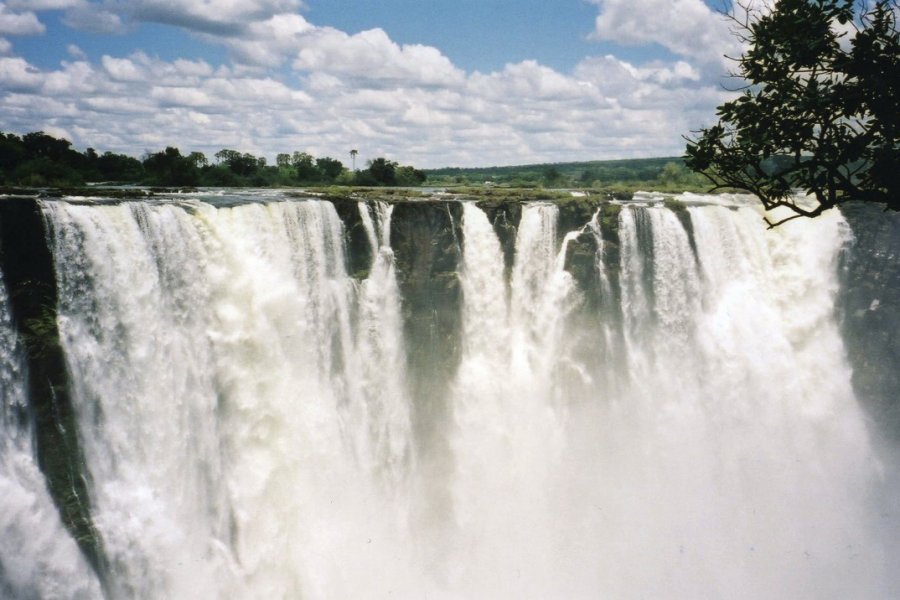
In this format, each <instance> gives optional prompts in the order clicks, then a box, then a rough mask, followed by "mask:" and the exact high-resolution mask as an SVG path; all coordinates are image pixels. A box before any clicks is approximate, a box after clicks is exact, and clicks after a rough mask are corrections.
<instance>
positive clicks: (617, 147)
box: [0, 50, 722, 167]
mask: <svg viewBox="0 0 900 600" xmlns="http://www.w3.org/2000/svg"><path fill="white" fill-rule="evenodd" d="M398 51H400V50H398ZM323 69H324V70H325V71H327V69H326V68H325V67H323ZM396 76H397V77H401V76H402V77H406V79H405V80H403V81H399V82H398V85H395V86H382V87H379V86H359V85H358V82H357V80H356V79H355V78H356V77H357V73H356V72H347V73H344V72H341V71H340V70H337V71H332V72H323V71H319V70H316V71H314V72H312V73H311V74H310V75H309V76H307V77H304V78H302V79H301V80H300V81H299V82H297V83H294V84H292V85H289V84H288V83H286V82H284V81H280V80H279V79H277V78H274V77H272V76H270V75H266V74H265V73H261V72H258V71H252V70H251V71H248V70H245V69H241V68H239V67H229V66H222V67H216V68H213V67H212V66H211V65H209V64H207V63H205V62H203V61H188V60H184V59H179V60H175V61H162V60H159V59H158V58H154V57H150V56H148V55H146V54H143V53H135V54H132V55H130V56H127V57H114V56H104V57H102V58H101V59H100V60H99V61H98V62H97V63H91V62H87V61H84V60H77V61H73V62H71V63H63V65H62V66H61V67H60V68H58V69H55V70H50V71H41V70H39V69H37V68H35V67H33V66H32V65H29V64H28V63H27V62H26V61H24V60H23V59H21V58H13V57H5V58H3V57H0V89H4V90H9V91H10V92H11V93H7V94H3V95H0V112H3V114H5V115H9V116H10V123H11V125H8V127H16V129H13V130H17V131H30V130H35V129H38V128H45V127H46V126H47V125H53V126H56V127H60V128H62V129H65V130H67V131H69V132H71V133H72V135H73V136H75V137H74V139H73V141H74V142H75V143H76V145H80V146H82V147H86V146H88V145H90V146H93V147H96V148H99V149H103V150H106V149H109V150H114V151H118V152H129V153H140V150H153V151H155V150H158V149H159V148H161V147H163V146H164V145H167V144H174V145H177V146H179V147H180V148H182V150H184V151H193V150H199V151H202V152H206V153H207V154H212V153H215V152H216V151H217V150H219V149H221V148H223V147H232V148H237V149H240V150H242V151H247V152H253V153H255V154H262V155H267V156H269V157H270V158H271V157H272V156H273V155H274V154H275V153H277V152H289V151H293V150H305V151H309V152H312V153H313V154H316V155H319V156H322V155H331V156H338V157H340V156H343V155H344V154H346V151H347V150H348V149H349V148H352V147H358V148H359V149H360V150H361V153H362V158H363V159H365V158H372V157H375V156H379V155H385V156H389V157H392V158H394V159H397V160H401V161H403V162H409V163H412V164H416V165H418V166H422V167H428V166H446V165H450V164H457V165H476V164H484V162H485V160H486V157H492V158H491V159H490V162H494V163H497V164H512V163H523V162H533V161H536V162H546V161H554V160H561V159H562V158H563V157H564V158H565V159H567V160H588V159H596V158H603V157H608V158H612V157H624V156H642V155H643V156H646V155H660V154H677V153H680V152H681V138H680V135H681V134H682V133H684V132H685V131H689V130H690V129H691V128H692V127H696V126H697V125H698V124H699V123H700V122H701V121H702V120H703V119H704V118H706V117H708V116H709V115H711V114H712V112H713V111H712V108H713V107H714V106H715V105H716V104H718V103H720V102H721V100H722V92H721V91H720V90H719V89H718V88H716V87H715V86H704V85H702V84H697V82H696V73H695V71H694V70H693V68H692V67H690V65H687V64H686V63H683V62H675V63H671V64H663V63H659V64H652V65H642V66H634V65H631V64H629V63H627V62H624V61H621V60H618V59H616V58H615V57H612V56H607V57H598V58H592V59H587V60H585V61H583V62H582V63H581V64H580V65H578V67H577V68H576V69H575V70H574V71H573V73H572V74H570V75H567V74H563V73H560V72H558V71H554V70H553V69H550V68H548V67H546V66H543V65H540V64H539V63H536V62H534V61H524V62H521V63H517V64H512V65H507V66H506V67H505V68H504V69H502V70H500V71H497V72H494V73H472V74H470V75H465V74H462V73H458V72H455V71H454V72H452V78H453V80H454V85H441V86H437V85H424V84H421V78H422V76H421V74H420V73H417V72H410V73H405V74H404V73H402V72H400V71H398V72H397V75H396ZM29 99H30V101H29ZM26 124H27V125H26Z"/></svg>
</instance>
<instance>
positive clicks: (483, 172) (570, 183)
mask: <svg viewBox="0 0 900 600" xmlns="http://www.w3.org/2000/svg"><path fill="white" fill-rule="evenodd" d="M425 172H426V174H427V175H428V182H429V184H430V185H473V184H485V183H487V184H492V185H502V186H509V187H537V186H544V187H559V188H573V187H575V188H577V187H580V188H598V189H604V190H611V191H615V190H618V189H621V190H622V191H627V190H634V189H635V188H637V187H641V188H645V189H654V190H657V189H658V190H673V191H674V190H679V191H684V190H704V189H707V188H709V187H710V184H709V182H708V181H707V180H706V179H704V178H703V176H701V175H698V174H697V173H694V172H692V171H690V170H688V168H687V167H685V166H684V160H683V159H682V158H680V157H664V158H639V159H624V160H602V161H590V162H572V163H553V164H536V165H521V166H512V167H488V168H471V169H468V168H453V167H450V168H444V169H430V170H426V171H425Z"/></svg>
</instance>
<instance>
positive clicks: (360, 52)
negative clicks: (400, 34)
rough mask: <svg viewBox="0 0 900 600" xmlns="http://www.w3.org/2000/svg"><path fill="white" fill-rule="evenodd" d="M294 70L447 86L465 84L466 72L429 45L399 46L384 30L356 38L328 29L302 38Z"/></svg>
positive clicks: (364, 32) (356, 35) (363, 33)
mask: <svg viewBox="0 0 900 600" xmlns="http://www.w3.org/2000/svg"><path fill="white" fill-rule="evenodd" d="M298 42H299V44H298V45H299V46H300V48H299V52H298V54H297V58H296V59H295V60H294V62H293V66H294V68H295V69H299V70H304V71H316V72H324V73H331V74H337V75H341V76H346V77H352V78H354V79H362V80H370V81H377V80H381V81H393V82H397V81H399V82H403V81H411V82H415V83H416V84H418V85H433V86H447V85H457V84H459V83H461V82H462V80H463V77H464V73H463V72H462V71H461V70H460V69H457V68H456V67H455V66H453V63H451V62H450V60H449V59H448V58H447V57H445V56H444V55H443V54H441V53H440V51H439V50H437V49H436V48H433V47H430V46H422V45H418V44H409V45H402V46H401V45H399V44H396V43H395V42H393V41H392V40H391V39H390V38H389V37H388V36H387V34H386V33H385V32H384V31H383V30H382V29H370V30H368V31H363V32H360V33H357V34H355V35H348V34H346V33H344V32H342V31H338V30H336V29H331V28H328V27H323V28H316V29H315V30H313V31H311V32H309V33H308V34H306V35H304V36H302V37H300V38H299V39H298Z"/></svg>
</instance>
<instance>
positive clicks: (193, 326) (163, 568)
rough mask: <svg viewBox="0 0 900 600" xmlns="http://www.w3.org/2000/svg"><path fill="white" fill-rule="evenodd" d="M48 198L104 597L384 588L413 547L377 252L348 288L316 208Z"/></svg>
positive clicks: (329, 214) (322, 594) (330, 214)
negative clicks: (105, 580) (368, 272)
mask: <svg viewBox="0 0 900 600" xmlns="http://www.w3.org/2000/svg"><path fill="white" fill-rule="evenodd" d="M44 210H45V213H46V216H47V219H48V221H49V223H50V224H51V228H52V234H53V239H52V245H53V251H54V256H55V260H56V268H57V273H58V279H59V290H60V306H59V313H60V329H61V334H62V339H63V345H64V348H65V351H66V356H67V359H68V361H69V368H70V370H71V373H72V378H73V381H74V388H75V390H74V392H75V394H74V398H75V402H76V404H77V408H78V413H79V427H80V433H81V438H82V440H83V445H84V451H85V456H86V462H87V469H88V472H89V474H90V478H91V480H92V482H93V486H92V494H93V497H92V503H93V506H94V507H95V514H94V521H95V523H96V525H97V528H98V530H99V531H100V534H101V537H102V539H103V543H104V548H105V550H106V552H107V554H108V558H109V562H110V564H111V568H110V574H109V578H110V582H109V586H110V589H111V590H113V592H112V595H113V596H115V597H129V598H135V597H139V598H159V597H172V598H187V597H199V596H202V597H209V598H216V597H218V598H223V597H248V598H257V597H259V598H292V597H319V598H327V597H353V596H355V595H357V594H358V591H359V588H358V587H357V586H360V585H365V586H368V588H369V589H370V590H377V589H379V586H381V585H384V586H390V585H393V584H392V581H393V579H394V578H395V577H400V574H402V573H404V572H405V571H407V570H408V567H407V566H406V565H407V561H410V560H412V558H411V557H410V555H411V553H412V550H411V546H410V544H408V543H406V542H405V539H406V535H407V533H406V532H405V530H404V522H403V519H402V517H400V516H398V510H399V507H402V505H404V504H405V503H406V499H405V495H406V492H405V490H404V488H403V486H404V484H405V481H406V479H407V478H406V477H404V476H403V474H402V473H400V472H399V471H401V470H402V469H403V468H404V466H405V465H407V464H408V461H406V458H405V455H406V453H407V452H408V450H407V446H408V439H407V436H408V435H409V423H408V415H407V413H406V412H404V411H406V410H408V407H405V406H403V407H400V408H398V407H396V406H394V405H393V404H392V403H397V402H401V403H402V402H403V401H404V398H403V397H399V398H398V397H392V398H385V397H384V394H382V392H383V390H384V389H386V388H387V389H390V390H402V389H404V385H405V382H403V381H394V380H392V379H391V378H392V377H402V372H401V373H395V372H393V371H392V366H393V363H395V362H397V360H398V358H397V352H399V350H398V348H397V346H398V344H399V342H398V341H397V340H398V339H399V336H400V332H399V330H398V328H399V318H398V317H397V314H396V313H397V306H398V305H399V300H398V299H397V298H396V294H397V291H396V284H395V283H391V281H390V279H391V277H392V274H391V267H390V264H389V263H390V260H389V259H388V258H386V257H385V254H386V253H385V252H375V253H374V254H375V255H376V261H377V262H378V263H379V264H380V265H382V266H379V265H375V266H374V267H373V276H374V277H376V278H378V280H377V281H366V282H364V283H363V284H362V290H358V289H357V286H356V284H355V283H354V282H353V281H351V279H350V278H349V277H348V276H347V274H346V271H345V265H344V257H345V253H344V247H343V238H342V225H341V222H340V220H339V219H338V217H337V214H336V213H335V211H334V208H333V206H332V205H331V204H329V203H324V202H316V201H308V202H273V203H269V204H248V205H243V206H237V207H233V208H218V209H217V208H214V207H213V206H211V205H208V204H202V203H188V204H184V205H174V204H168V205H150V204H141V203H134V204H122V205H118V206H79V205H75V204H71V203H66V202H47V203H45V204H44ZM389 216H390V215H389V214H386V215H383V216H382V223H380V225H383V227H385V228H387V227H388V225H387V224H386V223H384V220H386V219H389ZM382 263H384V264H382ZM360 297H362V302H360ZM378 361H382V363H383V364H382V363H379V362H378ZM373 376H377V377H378V381H374V382H373V381H371V380H370V379H371V377H373ZM385 483H387V485H385ZM401 514H402V511H401ZM373 544H374V545H373ZM381 553H384V554H389V555H391V556H392V557H393V559H392V560H393V565H392V564H391V561H385V560H383V559H381V558H380V557H379V554H381ZM403 576H404V577H405V575H403Z"/></svg>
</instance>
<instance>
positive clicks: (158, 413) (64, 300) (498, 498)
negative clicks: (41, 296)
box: [0, 201, 892, 599]
mask: <svg viewBox="0 0 900 600" xmlns="http://www.w3.org/2000/svg"><path fill="white" fill-rule="evenodd" d="M359 210H360V216H361V218H362V223H363V226H364V228H365V231H366V234H367V236H368V239H369V242H370V245H371V247H372V250H373V252H372V255H373V259H372V264H371V269H370V272H369V275H368V277H367V278H366V279H365V280H364V281H362V282H357V281H355V280H353V279H352V278H350V277H349V276H348V274H347V272H346V267H345V250H344V247H343V243H342V235H343V229H342V224H341V222H340V220H339V219H338V217H337V214H336V212H335V210H334V208H333V207H332V206H331V204H329V203H327V202H319V201H301V202H271V203H268V204H245V205H241V206H237V207H233V208H216V207H214V206H212V205H209V204H204V203H200V202H194V201H185V202H184V203H183V204H156V205H151V204H139V203H135V204H122V205H118V206H79V205H75V204H70V203H66V202H46V203H45V204H44V211H45V214H46V216H47V218H48V220H49V222H50V223H52V226H53V236H52V241H53V250H54V256H55V259H56V267H57V271H58V279H59V287H60V307H59V309H60V327H61V332H62V335H63V344H64V349H65V351H66V356H67V360H68V361H69V368H70V370H71V375H72V379H73V382H74V383H75V389H74V398H75V402H76V405H77V409H78V414H79V433H80V438H81V440H82V444H83V446H84V452H85V457H86V463H87V470H88V475H89V477H90V481H91V496H92V497H91V501H92V505H93V507H94V513H93V514H94V520H95V523H96V525H97V528H98V530H99V531H100V534H101V537H102V541H103V544H104V550H105V552H106V555H107V558H108V560H109V563H110V566H111V572H110V573H109V575H108V577H107V580H108V581H107V582H106V585H107V587H108V589H109V595H110V596H111V597H113V598H193V597H206V598H266V599H269V598H326V599H330V598H380V597H398V598H425V597H428V598H467V599H468V598H491V599H494V598H499V599H502V598H535V599H537V598H597V597H603V598H662V597H664V598H685V599H687V598H699V597H712V598H748V599H749V598H781V597H784V598H815V599H820V598H864V599H875V598H881V597H885V590H886V589H888V585H889V579H890V578H891V577H892V575H891V574H890V573H886V572H884V571H883V570H882V564H883V563H884V559H885V557H884V556H883V553H884V551H885V550H884V545H883V540H881V539H880V538H879V535H878V532H877V531H876V530H875V529H874V528H873V524H874V523H875V520H876V517H877V515H873V514H872V512H871V510H870V508H871V506H870V501H871V500H873V499H872V498H870V497H869V496H868V495H867V494H868V490H870V489H872V484H873V483H875V482H877V480H878V477H879V473H878V464H877V461H876V459H875V458H874V456H873V455H872V451H871V449H870V447H869V442H868V438H867V436H866V432H865V429H864V426H863V419H862V416H861V414H860V412H859V409H858V407H857V406H856V403H855V400H854V398H853V394H852V391H851V388H850V372H849V368H848V366H847V363H846V360H845V357H844V354H843V347H842V343H841V340H840V337H839V335H838V330H837V325H836V323H835V319H834V316H833V307H834V301H835V294H836V292H837V278H836V268H835V260H836V256H837V252H838V250H839V249H840V246H841V244H842V243H843V240H844V236H845V235H846V233H845V230H844V227H843V224H842V222H841V220H840V217H839V215H835V214H832V215H826V216H825V217H820V218H819V219H817V220H815V221H810V222H802V223H801V222H792V223H790V224H788V225H787V226H783V227H781V228H779V229H776V230H774V231H767V230H765V228H764V226H763V225H762V223H761V221H760V216H759V214H758V213H757V212H756V210H755V209H752V208H738V209H736V210H732V209H728V208H724V207H717V206H704V207H694V208H690V209H689V210H688V215H687V216H688V217H689V219H690V223H691V226H692V229H693V235H692V237H690V236H689V235H688V233H687V232H686V230H685V228H684V226H683V225H682V223H681V221H680V220H679V218H678V217H677V216H676V214H675V213H673V212H671V211H669V210H668V209H665V208H663V207H651V206H643V207H640V206H636V205H632V206H626V207H624V208H623V210H622V212H621V214H620V217H619V219H620V222H619V240H618V242H619V244H618V248H619V254H620V260H619V264H618V265H610V264H609V262H608V261H603V260H602V257H603V252H604V251H605V250H606V248H605V246H604V244H605V241H604V240H603V238H602V236H601V231H600V227H599V222H598V221H597V219H598V218H599V216H598V215H595V219H594V222H593V225H590V224H586V225H587V227H586V228H584V229H583V230H582V231H580V232H560V231H558V227H557V220H558V211H557V209H556V208H555V207H554V206H551V205H543V204H536V205H531V206H527V207H525V208H524V210H523V214H522V220H521V223H520V225H519V228H518V235H517V239H516V240H515V245H516V253H515V263H514V266H513V268H512V272H511V276H510V279H509V281H507V280H506V277H505V275H504V262H503V255H502V250H501V245H500V242H499V240H498V238H497V236H496V234H495V233H494V231H493V228H492V227H491V225H490V223H489V222H488V219H487V217H486V215H485V213H484V212H482V211H481V209H479V208H478V207H476V206H475V205H474V204H469V203H464V205H463V222H462V232H463V237H462V239H461V240H459V243H460V244H461V245H462V247H463V257H462V263H461V264H460V269H459V270H460V273H459V277H460V285H461V288H462V292H463V298H464V299H463V304H462V307H461V315H460V319H461V322H460V325H461V331H462V335H461V340H462V349H461V350H462V352H461V358H460V364H459V367H458V369H457V373H456V376H455V378H454V379H453V381H452V382H450V393H449V400H448V401H449V402H450V403H451V404H450V409H451V410H450V414H451V416H452V419H450V420H448V421H447V422H444V423H439V424H437V425H436V429H437V430H439V431H441V432H443V434H444V435H445V436H447V437H448V438H449V439H450V444H449V449H448V452H450V454H451V456H450V457H448V459H449V463H450V464H452V465H453V468H452V469H451V470H450V472H449V474H444V475H442V476H443V477H446V480H442V481H428V480H427V479H424V477H425V476H424V475H423V474H422V473H420V472H419V471H418V469H417V460H416V459H417V457H416V455H415V448H416V447H417V446H416V443H415V440H414V439H413V437H412V436H413V434H412V428H411V426H410V412H411V408H412V405H413V403H414V402H416V401H418V399H414V398H412V397H411V396H410V393H409V391H408V386H407V378H408V374H407V372H406V367H405V365H406V347H405V344H406V343H405V341H404V338H403V334H402V302H403V299H402V298H401V297H400V295H399V288H398V284H397V277H396V272H395V271H396V266H395V264H394V257H393V250H392V249H391V247H390V237H391V236H390V227H391V216H392V215H391V206H390V205H387V204H382V203H378V204H374V205H365V204H360V205H359ZM589 234H590V235H594V236H595V238H596V239H595V242H596V246H597V247H598V252H599V254H598V262H597V265H596V271H597V277H598V286H599V289H600V293H601V294H602V296H603V297H604V298H605V299H604V301H603V306H604V311H607V312H608V313H609V314H606V313H604V317H603V319H600V320H599V322H598V320H596V319H595V320H593V321H592V320H584V319H580V318H579V311H581V310H583V309H582V308H581V302H582V300H583V298H584V293H585V291H584V290H579V289H578V288H577V285H576V283H575V281H574V280H573V278H572V277H571V276H570V275H569V273H567V272H566V270H565V268H564V267H565V266H566V265H565V264H564V263H565V257H566V249H567V245H570V244H573V243H576V240H577V239H578V236H579V235H589ZM692 240H693V246H692ZM695 249H696V254H695ZM615 277H618V282H619V288H620V293H621V299H620V301H619V303H618V305H617V304H616V303H615V302H614V299H615V289H614V288H615V286H614V281H613V279H614V278H615ZM617 331H618V334H617V333H616V332H617ZM617 335H618V336H619V337H620V338H621V339H622V340H623V341H624V345H623V346H622V348H621V349H620V350H618V352H619V353H620V354H622V356H613V357H610V358H611V363H612V365H607V369H606V370H605V371H604V370H603V369H600V370H597V369H595V368H593V366H592V364H589V363H591V361H590V360H588V359H586V358H585V357H584V356H582V355H581V354H580V353H579V351H576V347H578V348H583V347H584V341H585V340H590V339H596V340H598V345H602V346H603V348H604V349H605V350H604V351H603V352H601V353H599V356H600V358H602V359H603V360H606V359H607V356H608V349H609V348H615V347H618V346H616V345H615V344H614V343H613V342H612V341H611V340H612V339H614V338H616V336H617ZM599 340H603V343H602V344H600V342H599ZM576 342H577V343H576ZM579 344H580V345H579ZM579 357H580V358H579ZM588 358H590V357H588ZM595 358H596V357H595ZM613 368H615V369H618V370H621V371H623V373H616V374H615V375H616V378H617V381H618V383H617V385H616V386H615V388H614V389H615V390H616V391H615V392H614V393H611V392H610V391H609V390H610V389H612V388H611V387H610V386H608V385H606V384H607V382H606V381H604V380H603V377H607V376H610V375H609V373H610V370H611V369H613ZM573 386H574V387H577V389H578V390H579V393H578V394H577V395H572V394H571V393H570V391H571V390H572V389H573ZM5 437H9V438H10V439H16V438H15V436H10V435H8V434H7V435H6V436H5ZM32 464H33V461H32ZM432 487H440V488H442V489H443V488H445V489H449V490H450V499H451V502H450V507H449V511H447V512H444V511H441V512H440V514H435V515H431V516H429V515H424V516H423V515H417V516H416V518H411V516H410V513H411V512H413V511H412V509H411V506H417V508H418V509H419V510H424V509H423V508H421V507H425V509H427V507H428V503H427V502H424V503H423V502H419V500H420V498H418V495H419V494H428V491H429V489H431V488H432ZM2 502H3V503H4V507H5V505H6V504H5V503H6V501H5V500H3V501H2ZM4 510H5V508H4ZM435 521H437V522H438V525H437V526H433V525H432V524H433V523H434V522H435ZM0 523H2V521H0ZM56 523H58V520H57V521H56ZM424 523H428V524H429V526H423V524H424ZM34 527H37V525H34ZM54 527H55V529H53V530H52V531H53V533H52V535H50V534H48V535H49V536H50V537H52V538H53V539H61V540H63V542H60V544H61V547H63V546H65V543H66V542H65V540H66V539H67V538H66V536H65V535H64V534H63V533H62V532H61V531H60V527H59V525H58V524H57V525H55V526H54ZM48 531H49V530H48ZM6 547H8V546H7V545H5V544H4V543H0V550H2V549H3V548H6ZM65 547H68V548H70V550H71V551H72V552H74V551H75V550H74V544H69V546H65ZM0 556H2V555H0ZM4 564H5V563H4ZM78 564H82V563H78ZM4 568H5V567H4ZM22 579H23V581H25V582H26V584H27V585H35V584H34V583H33V582H35V581H39V582H46V581H51V582H52V581H53V576H52V575H46V576H45V575H43V574H40V573H28V572H26V573H25V575H24V576H23V578H22ZM70 580H71V581H72V582H84V586H85V589H86V590H91V589H93V590H96V587H94V588H91V587H90V586H92V585H93V586H96V584H95V583H94V582H93V580H92V579H91V577H90V576H89V572H87V571H83V572H80V574H73V575H72V576H71V577H70ZM27 582H32V583H27ZM41 585H44V583H41ZM47 585H50V584H47ZM70 585H71V586H73V587H77V585H76V584H75V583H70ZM78 585H80V583H79V584H78ZM23 589H27V588H23ZM86 593H87V595H88V597H91V596H92V595H93V594H92V593H91V592H86ZM45 595H47V594H45ZM26 597H27V596H26ZM48 597H52V596H48Z"/></svg>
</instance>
